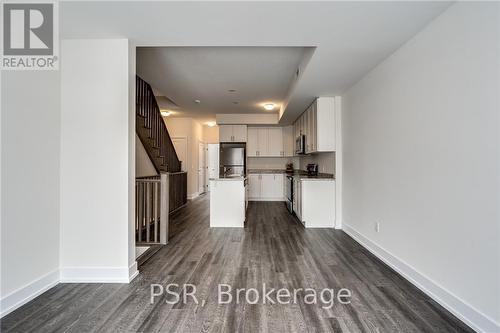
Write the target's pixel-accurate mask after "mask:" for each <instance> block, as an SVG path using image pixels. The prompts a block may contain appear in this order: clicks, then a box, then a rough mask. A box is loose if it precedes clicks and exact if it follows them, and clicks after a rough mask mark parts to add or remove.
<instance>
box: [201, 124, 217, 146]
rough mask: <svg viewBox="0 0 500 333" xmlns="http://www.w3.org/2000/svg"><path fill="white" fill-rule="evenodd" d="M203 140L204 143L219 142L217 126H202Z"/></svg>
mask: <svg viewBox="0 0 500 333" xmlns="http://www.w3.org/2000/svg"><path fill="white" fill-rule="evenodd" d="M203 141H205V143H219V126H217V125H216V126H212V127H209V126H207V125H204V126H203Z"/></svg>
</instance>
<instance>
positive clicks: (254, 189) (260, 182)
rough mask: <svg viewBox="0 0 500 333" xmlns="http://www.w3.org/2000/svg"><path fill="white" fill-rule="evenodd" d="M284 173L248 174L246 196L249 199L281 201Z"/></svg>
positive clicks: (282, 197) (282, 198)
mask: <svg viewBox="0 0 500 333" xmlns="http://www.w3.org/2000/svg"><path fill="white" fill-rule="evenodd" d="M284 177H285V176H284V175H283V174H281V173H270V174H266V173H262V174H250V175H248V186H249V191H248V197H249V199H250V200H261V201H283V200H284V195H283V184H284Z"/></svg>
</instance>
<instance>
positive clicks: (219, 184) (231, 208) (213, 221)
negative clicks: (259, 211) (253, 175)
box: [210, 177, 247, 228]
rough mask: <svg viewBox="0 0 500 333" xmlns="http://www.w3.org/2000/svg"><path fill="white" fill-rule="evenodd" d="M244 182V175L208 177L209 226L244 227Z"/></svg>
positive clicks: (245, 202) (245, 196)
mask: <svg viewBox="0 0 500 333" xmlns="http://www.w3.org/2000/svg"><path fill="white" fill-rule="evenodd" d="M246 183H247V181H246V177H228V178H217V179H210V227H212V228H214V227H217V228H219V227H231V228H243V227H244V225H245V215H246V214H245V213H246V208H247V193H246V192H247V191H246Z"/></svg>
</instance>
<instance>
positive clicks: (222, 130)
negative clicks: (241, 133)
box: [219, 125, 233, 142]
mask: <svg viewBox="0 0 500 333" xmlns="http://www.w3.org/2000/svg"><path fill="white" fill-rule="evenodd" d="M232 139H233V126H231V125H220V126H219V141H220V142H231V141H232Z"/></svg>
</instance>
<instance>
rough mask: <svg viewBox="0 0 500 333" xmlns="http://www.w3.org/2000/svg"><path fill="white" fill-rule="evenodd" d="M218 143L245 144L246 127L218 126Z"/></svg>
mask: <svg viewBox="0 0 500 333" xmlns="http://www.w3.org/2000/svg"><path fill="white" fill-rule="evenodd" d="M219 142H247V125H220V126H219Z"/></svg>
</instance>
